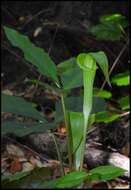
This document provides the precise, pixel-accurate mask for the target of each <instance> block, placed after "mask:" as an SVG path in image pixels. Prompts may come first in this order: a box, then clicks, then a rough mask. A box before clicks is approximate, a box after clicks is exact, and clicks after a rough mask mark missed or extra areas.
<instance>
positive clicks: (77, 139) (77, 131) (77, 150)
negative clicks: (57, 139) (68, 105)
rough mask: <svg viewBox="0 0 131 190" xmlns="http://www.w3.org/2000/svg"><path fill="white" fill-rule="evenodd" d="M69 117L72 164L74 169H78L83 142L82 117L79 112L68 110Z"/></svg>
mask: <svg viewBox="0 0 131 190" xmlns="http://www.w3.org/2000/svg"><path fill="white" fill-rule="evenodd" d="M69 118H70V127H71V134H72V142H73V156H74V166H75V169H76V170H79V167H80V162H81V151H82V142H83V141H82V140H83V131H84V117H83V113H81V112H69Z"/></svg>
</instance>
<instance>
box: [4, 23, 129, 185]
mask: <svg viewBox="0 0 131 190" xmlns="http://www.w3.org/2000/svg"><path fill="white" fill-rule="evenodd" d="M4 31H5V34H6V36H7V38H8V40H9V41H10V42H11V44H12V45H13V46H14V47H17V48H19V49H21V50H22V52H23V53H24V58H25V60H26V61H28V62H30V63H32V64H33V65H34V66H35V67H36V69H37V71H38V72H39V73H40V74H42V75H43V76H46V77H47V78H48V79H50V84H45V83H44V82H43V81H38V80H35V79H33V80H31V81H30V82H32V83H35V84H38V85H41V86H43V88H48V89H53V90H54V91H56V92H57V93H58V94H59V97H60V101H61V103H60V102H57V105H56V113H57V112H58V115H59V113H60V112H61V111H60V110H61V109H62V110H63V116H62V117H61V116H60V117H55V120H54V121H53V122H48V121H47V120H46V119H45V118H44V117H43V116H41V114H40V113H39V112H38V111H37V110H36V109H35V108H34V107H33V104H32V103H30V102H27V101H26V100H24V99H23V98H21V97H15V96H9V95H6V94H4V93H3V94H2V112H12V113H14V114H16V115H22V116H26V117H31V118H33V119H34V122H33V123H31V124H27V123H18V122H17V121H13V122H11V121H4V122H3V123H2V134H7V133H9V132H12V131H14V133H15V134H16V135H18V136H24V135H27V134H30V133H34V132H45V131H46V130H50V129H53V128H54V127H56V124H57V123H59V121H60V120H62V119H63V118H64V121H65V126H66V130H67V145H68V161H69V168H70V173H69V174H67V175H65V174H64V172H62V173H61V175H63V176H62V177H60V178H58V179H55V180H53V181H49V182H47V181H45V180H43V179H42V181H41V182H39V183H38V184H37V187H38V188H69V187H77V186H79V185H81V184H82V183H83V182H84V181H87V182H89V183H91V182H92V181H94V180H110V179H114V178H116V177H118V176H120V175H122V174H123V173H124V172H125V170H123V169H121V168H118V167H114V166H109V165H106V166H99V167H97V168H94V169H92V170H90V171H89V172H86V171H84V170H83V159H84V150H85V140H86V134H87V130H88V129H89V127H90V125H91V124H92V123H93V122H95V121H96V120H95V118H97V120H99V118H100V117H101V116H100V117H99V115H98V114H99V112H100V111H103V110H102V109H101V108H100V109H99V111H97V112H95V110H93V102H95V103H96V101H97V103H98V102H99V103H98V104H100V105H101V107H102V108H103V107H104V106H105V102H104V101H103V99H101V98H100V97H103V96H104V97H106V98H110V97H111V93H110V92H107V91H104V90H103V91H101V94H99V95H98V93H97V89H96V88H93V87H94V79H95V74H96V70H97V69H98V66H99V68H101V70H102V72H103V74H104V76H105V79H106V81H107V82H108V84H109V85H111V84H110V80H109V73H108V59H107V57H106V55H105V53H104V52H103V51H99V52H89V53H81V54H79V55H78V56H77V57H76V58H75V57H73V58H71V59H69V60H66V61H64V62H62V63H60V64H58V65H57V66H56V64H55V63H54V61H53V60H52V59H51V57H50V56H49V55H48V54H47V53H46V52H45V51H44V50H43V49H41V48H39V47H37V46H36V45H35V44H33V43H32V42H31V41H30V40H29V38H28V37H27V36H25V35H23V34H20V33H19V32H18V31H16V30H14V29H12V28H9V27H6V26H5V27H4ZM97 64H98V66H97ZM74 76H75V77H74ZM81 86H83V87H84V91H83V92H84V95H83V97H82V96H81V97H69V96H68V95H69V93H70V91H71V89H73V88H76V87H81ZM93 92H95V93H96V94H97V95H96V96H95V97H94V96H93ZM71 98H72V99H71ZM73 99H74V102H76V99H77V100H79V101H80V104H79V105H80V107H79V108H78V109H76V108H75V109H73V108H74V106H72V103H73ZM82 105H83V106H82ZM82 107H83V108H82ZM81 108H82V109H81ZM105 113H106V112H105ZM56 115H57V114H56ZM103 118H104V117H103ZM108 122H110V121H108ZM61 162H62V161H61ZM61 166H62V164H61ZM62 171H63V170H62ZM28 175H31V172H28V173H27V176H28ZM25 176H26V173H24V174H23V173H19V174H15V175H14V177H12V176H9V177H5V178H4V179H3V180H4V182H8V183H9V182H12V181H15V180H19V179H23V180H24V177H25ZM27 176H26V177H27Z"/></svg>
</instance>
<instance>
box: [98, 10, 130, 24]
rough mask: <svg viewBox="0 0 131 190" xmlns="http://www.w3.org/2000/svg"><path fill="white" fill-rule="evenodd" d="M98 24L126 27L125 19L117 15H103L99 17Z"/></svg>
mask: <svg viewBox="0 0 131 190" xmlns="http://www.w3.org/2000/svg"><path fill="white" fill-rule="evenodd" d="M100 22H101V23H103V24H108V25H111V24H115V25H121V26H122V27H127V26H128V21H127V19H126V17H125V16H123V15H121V14H119V13H115V14H109V15H103V16H101V17H100Z"/></svg>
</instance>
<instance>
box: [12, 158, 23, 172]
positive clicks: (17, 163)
mask: <svg viewBox="0 0 131 190" xmlns="http://www.w3.org/2000/svg"><path fill="white" fill-rule="evenodd" d="M21 170H22V164H21V162H20V161H19V158H15V160H13V161H12V162H11V166H10V172H11V173H13V174H14V173H16V172H19V171H21Z"/></svg>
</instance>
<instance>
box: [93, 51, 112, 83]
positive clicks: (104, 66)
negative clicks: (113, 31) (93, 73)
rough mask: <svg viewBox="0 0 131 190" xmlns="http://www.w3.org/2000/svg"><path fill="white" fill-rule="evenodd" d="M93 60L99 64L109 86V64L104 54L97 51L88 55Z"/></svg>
mask: <svg viewBox="0 0 131 190" xmlns="http://www.w3.org/2000/svg"><path fill="white" fill-rule="evenodd" d="M90 54H91V55H92V56H93V58H94V59H95V60H96V62H97V63H98V64H99V66H100V68H101V70H102V72H103V74H104V76H105V79H106V81H107V82H108V84H109V85H110V86H111V84H110V79H109V71H108V70H109V63H108V59H107V57H106V54H105V53H104V52H103V51H99V52H96V53H90Z"/></svg>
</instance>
